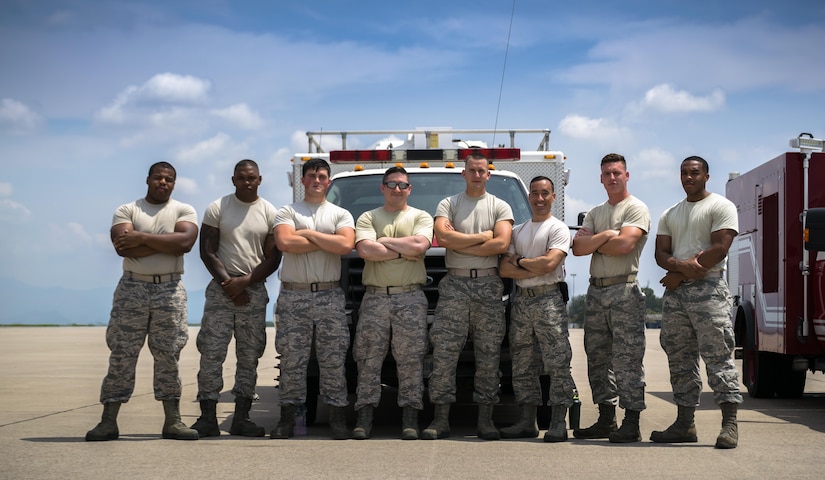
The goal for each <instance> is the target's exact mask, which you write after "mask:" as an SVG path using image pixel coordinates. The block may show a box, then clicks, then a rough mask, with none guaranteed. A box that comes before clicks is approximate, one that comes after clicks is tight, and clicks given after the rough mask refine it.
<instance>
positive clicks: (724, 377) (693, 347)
mask: <svg viewBox="0 0 825 480" xmlns="http://www.w3.org/2000/svg"><path fill="white" fill-rule="evenodd" d="M732 303H733V301H732V299H731V296H730V292H729V290H728V284H727V282H726V281H725V279H724V278H708V279H702V280H696V281H693V282H687V283H683V284H682V285H680V286H679V288H677V289H676V290H666V291H665V294H664V296H663V297H662V332H661V334H660V336H659V342H660V343H661V345H662V349H664V351H665V353H666V354H667V361H668V365H669V367H670V383H671V386H672V387H673V400H674V402H676V404H677V405H682V406H686V407H696V406H698V405H699V395H700V393H701V391H702V378H701V376H700V375H699V356H700V355H701V356H702V360H704V362H705V366H706V369H707V376H708V384H709V385H710V387H711V388H712V389H713V399H714V400H715V401H716V403H717V404H721V403H725V402H727V403H737V404H738V403H742V395H741V394H740V393H739V373H738V372H737V370H736V365H735V364H734V363H733V358H732V353H733V348H734V345H735V340H734V336H733V326H732V324H731V307H732Z"/></svg>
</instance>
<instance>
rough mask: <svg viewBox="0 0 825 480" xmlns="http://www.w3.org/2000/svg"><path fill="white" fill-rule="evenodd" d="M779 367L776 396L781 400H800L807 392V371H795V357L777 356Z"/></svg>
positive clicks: (776, 360)
mask: <svg viewBox="0 0 825 480" xmlns="http://www.w3.org/2000/svg"><path fill="white" fill-rule="evenodd" d="M776 356H777V357H778V358H776V359H774V361H775V362H776V365H777V373H778V375H777V377H776V396H777V397H779V398H799V397H801V396H802V394H803V393H804V392H805V379H806V377H807V376H808V375H807V374H808V372H807V371H804V370H803V371H798V370H794V369H793V355H779V354H777V355H776Z"/></svg>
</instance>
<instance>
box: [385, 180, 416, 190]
mask: <svg viewBox="0 0 825 480" xmlns="http://www.w3.org/2000/svg"><path fill="white" fill-rule="evenodd" d="M384 186H385V187H387V188H389V189H390V190H395V187H398V188H400V189H401V190H406V189H408V188H410V187H411V185H410V184H409V183H407V182H384Z"/></svg>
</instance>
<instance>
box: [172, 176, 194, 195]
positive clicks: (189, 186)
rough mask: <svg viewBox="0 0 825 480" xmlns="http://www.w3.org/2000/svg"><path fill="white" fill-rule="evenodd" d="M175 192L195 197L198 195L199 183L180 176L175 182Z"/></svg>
mask: <svg viewBox="0 0 825 480" xmlns="http://www.w3.org/2000/svg"><path fill="white" fill-rule="evenodd" d="M175 191H176V192H181V193H185V194H187V195H194V194H196V193H198V182H197V181H196V180H194V179H192V178H188V177H180V176H179V177H178V178H177V179H176V180H175Z"/></svg>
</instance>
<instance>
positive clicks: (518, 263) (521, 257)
mask: <svg viewBox="0 0 825 480" xmlns="http://www.w3.org/2000/svg"><path fill="white" fill-rule="evenodd" d="M522 260H524V257H523V256H520V257H518V258H517V259H516V265H518V268H524V267H522V266H521V261H522Z"/></svg>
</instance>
